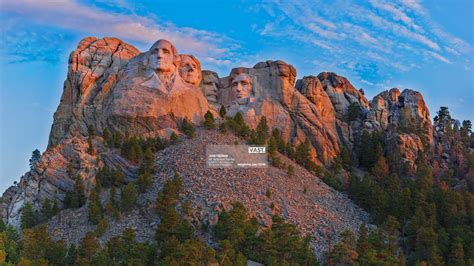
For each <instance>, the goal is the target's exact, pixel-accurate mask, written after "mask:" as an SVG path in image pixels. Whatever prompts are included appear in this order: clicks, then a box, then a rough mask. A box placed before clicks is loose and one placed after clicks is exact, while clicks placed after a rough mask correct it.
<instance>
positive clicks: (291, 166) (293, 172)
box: [286, 164, 295, 178]
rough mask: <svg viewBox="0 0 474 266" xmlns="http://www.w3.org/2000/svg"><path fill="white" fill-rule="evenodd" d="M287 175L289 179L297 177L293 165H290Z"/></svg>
mask: <svg viewBox="0 0 474 266" xmlns="http://www.w3.org/2000/svg"><path fill="white" fill-rule="evenodd" d="M286 174H287V175H288V177H290V178H291V177H293V176H294V175H295V167H294V166H293V165H291V164H290V165H288V169H287V171H286Z"/></svg>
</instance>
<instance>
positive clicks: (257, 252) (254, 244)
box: [214, 203, 317, 265]
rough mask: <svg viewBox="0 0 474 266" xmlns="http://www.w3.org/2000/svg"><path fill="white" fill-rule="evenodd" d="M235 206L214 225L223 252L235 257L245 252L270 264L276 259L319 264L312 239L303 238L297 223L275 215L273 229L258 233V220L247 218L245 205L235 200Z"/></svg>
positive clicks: (220, 216) (304, 263)
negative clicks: (295, 224)
mask: <svg viewBox="0 0 474 266" xmlns="http://www.w3.org/2000/svg"><path fill="white" fill-rule="evenodd" d="M232 207H233V208H232V209H231V210H230V211H228V212H223V213H221V214H220V215H219V221H218V223H217V225H216V226H215V227H214V235H215V237H216V238H217V239H218V240H220V243H221V249H220V251H221V253H222V254H229V255H230V257H232V258H234V260H235V259H236V257H237V256H238V253H242V255H241V257H248V258H249V259H251V260H254V261H258V262H261V263H265V264H268V265H272V264H273V263H275V262H279V263H285V262H286V263H289V262H291V263H297V264H299V265H317V261H316V258H315V257H314V254H313V252H312V250H311V248H310V245H309V238H305V239H302V238H301V236H300V234H299V233H298V232H297V230H296V227H295V226H294V225H291V224H287V223H285V222H284V221H283V219H281V218H280V217H278V216H274V217H273V225H272V227H271V229H268V230H265V231H264V232H263V233H261V234H260V235H259V236H256V232H257V230H258V222H257V220H256V219H255V218H252V219H249V218H248V216H247V212H246V210H245V208H244V207H243V206H242V204H240V203H233V204H232Z"/></svg>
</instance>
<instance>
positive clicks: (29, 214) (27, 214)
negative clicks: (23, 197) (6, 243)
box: [21, 202, 37, 229]
mask: <svg viewBox="0 0 474 266" xmlns="http://www.w3.org/2000/svg"><path fill="white" fill-rule="evenodd" d="M36 222H37V221H36V216H35V213H34V211H33V205H32V204H31V203H30V202H27V203H25V205H23V208H22V209H21V228H22V229H26V228H31V227H33V226H34V225H35V224H36Z"/></svg>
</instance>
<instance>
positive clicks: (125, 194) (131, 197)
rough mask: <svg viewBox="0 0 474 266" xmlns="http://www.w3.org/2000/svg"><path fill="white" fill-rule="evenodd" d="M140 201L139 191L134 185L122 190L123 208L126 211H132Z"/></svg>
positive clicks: (130, 184)
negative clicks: (138, 200)
mask: <svg viewBox="0 0 474 266" xmlns="http://www.w3.org/2000/svg"><path fill="white" fill-rule="evenodd" d="M137 199H138V195H137V189H136V187H135V185H134V184H133V183H128V184H127V185H126V186H125V187H124V188H123V190H122V201H121V202H122V208H123V209H124V210H125V211H129V210H131V208H132V207H133V206H134V205H135V203H136V201H137Z"/></svg>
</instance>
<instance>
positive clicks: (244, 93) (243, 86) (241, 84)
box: [231, 73, 252, 100]
mask: <svg viewBox="0 0 474 266" xmlns="http://www.w3.org/2000/svg"><path fill="white" fill-rule="evenodd" d="M231 86H232V91H233V92H234V93H235V97H236V98H237V100H239V99H246V98H248V97H250V94H251V93H252V79H251V78H250V76H249V75H248V74H245V73H242V74H239V75H237V76H236V77H235V78H234V79H233V80H232V83H231Z"/></svg>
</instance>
